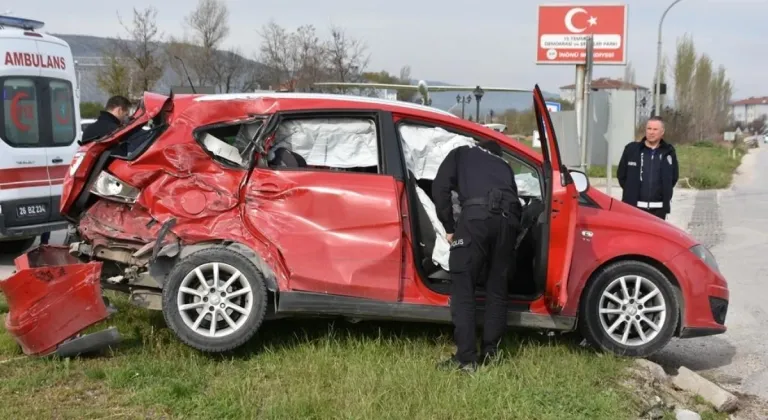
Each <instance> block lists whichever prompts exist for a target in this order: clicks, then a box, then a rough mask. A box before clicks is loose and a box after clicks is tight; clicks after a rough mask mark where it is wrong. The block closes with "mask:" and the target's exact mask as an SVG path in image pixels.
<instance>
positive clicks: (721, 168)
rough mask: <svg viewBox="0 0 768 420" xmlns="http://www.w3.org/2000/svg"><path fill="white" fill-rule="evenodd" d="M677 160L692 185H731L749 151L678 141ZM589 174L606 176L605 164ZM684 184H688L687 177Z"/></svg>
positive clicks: (590, 168)
mask: <svg viewBox="0 0 768 420" xmlns="http://www.w3.org/2000/svg"><path fill="white" fill-rule="evenodd" d="M675 150H676V151H677V160H678V163H679V165H680V179H681V180H683V179H685V178H687V179H688V183H689V184H690V186H691V187H693V188H696V189H717V188H728V186H730V185H731V181H732V180H733V174H734V173H735V172H736V169H737V168H738V167H739V165H740V164H741V158H742V157H743V156H744V155H745V154H746V149H744V148H742V147H736V148H735V153H734V151H733V150H734V148H733V147H731V146H729V145H721V144H719V143H715V142H708V141H704V142H699V143H696V144H692V145H688V144H683V145H675ZM616 169H617V167H616V166H613V167H612V170H613V177H614V179H615V178H616ZM588 175H589V177H591V178H605V177H606V175H607V173H606V166H605V165H602V166H601V165H590V167H589V170H588ZM680 186H682V187H687V186H688V185H686V183H685V182H684V181H683V182H681V183H680Z"/></svg>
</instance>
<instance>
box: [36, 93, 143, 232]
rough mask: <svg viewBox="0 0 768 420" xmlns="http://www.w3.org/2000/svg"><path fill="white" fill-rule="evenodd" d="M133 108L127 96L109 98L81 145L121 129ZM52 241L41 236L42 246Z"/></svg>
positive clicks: (86, 129)
mask: <svg viewBox="0 0 768 420" xmlns="http://www.w3.org/2000/svg"><path fill="white" fill-rule="evenodd" d="M132 106H133V104H131V101H130V100H129V99H128V98H126V97H125V96H120V95H116V96H113V97H111V98H109V100H107V104H106V106H105V107H104V108H105V109H104V110H103V111H101V112H100V113H99V118H97V119H96V121H94V123H93V124H91V125H89V126H88V127H86V128H85V130H84V131H83V137H82V140H80V144H86V143H88V142H90V141H92V140H95V139H97V138H99V137H103V136H105V135H107V134H109V133H111V132H112V131H114V130H115V129H116V128H118V127H120V125H121V124H122V123H123V122H124V121H125V120H126V119H127V118H128V117H129V116H130V115H131V114H130V112H131V107H132ZM50 240H51V232H43V234H41V235H40V245H47V244H48V242H49V241H50Z"/></svg>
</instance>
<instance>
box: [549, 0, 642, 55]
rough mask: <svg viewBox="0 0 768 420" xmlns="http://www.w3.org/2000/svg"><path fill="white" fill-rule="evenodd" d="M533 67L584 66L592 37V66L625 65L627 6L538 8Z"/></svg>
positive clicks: (555, 6)
mask: <svg viewBox="0 0 768 420" xmlns="http://www.w3.org/2000/svg"><path fill="white" fill-rule="evenodd" d="M538 26H539V32H538V36H537V37H536V39H537V42H538V44H539V45H538V47H537V48H536V64H584V63H585V61H586V57H587V36H588V35H593V39H594V44H593V45H594V51H593V60H594V63H595V64H621V65H624V64H626V61H627V5H626V4H619V5H604V4H599V5H561V4H560V5H549V6H539V19H538Z"/></svg>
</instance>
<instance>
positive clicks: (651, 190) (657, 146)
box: [616, 116, 680, 219]
mask: <svg viewBox="0 0 768 420" xmlns="http://www.w3.org/2000/svg"><path fill="white" fill-rule="evenodd" d="M679 173H680V172H679V167H678V163H677V154H676V153H675V147H674V146H672V145H671V144H669V143H667V142H666V141H664V120H662V119H661V117H659V116H654V117H651V118H650V119H649V120H648V122H647V123H646V126H645V137H643V138H642V140H640V141H633V142H631V143H629V144H627V145H626V147H624V152H623V153H622V155H621V159H620V160H619V167H618V169H617V171H616V177H617V178H618V179H619V185H620V186H621V188H622V189H623V192H622V196H621V201H623V202H625V203H627V204H630V205H632V206H635V207H637V208H639V209H641V210H643V211H645V212H648V213H650V214H652V215H654V216H656V217H659V218H661V219H666V218H667V214H669V212H670V202H671V201H672V193H673V191H674V188H675V184H677V179H678V177H679Z"/></svg>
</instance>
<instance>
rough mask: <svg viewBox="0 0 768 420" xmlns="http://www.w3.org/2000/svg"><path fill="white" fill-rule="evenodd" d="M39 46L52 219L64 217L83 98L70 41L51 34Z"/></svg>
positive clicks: (39, 41) (39, 42) (56, 219)
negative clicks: (61, 205)
mask: <svg viewBox="0 0 768 420" xmlns="http://www.w3.org/2000/svg"><path fill="white" fill-rule="evenodd" d="M37 48H38V50H39V51H40V55H41V56H42V57H43V58H42V60H44V61H43V66H41V70H40V77H41V80H40V82H41V85H42V86H41V87H42V89H43V92H44V94H45V96H46V97H45V101H44V102H45V106H44V107H43V108H44V110H45V114H44V115H46V118H47V119H48V121H47V124H44V126H46V127H47V129H48V130H50V134H49V136H48V139H49V140H48V144H47V146H48V149H47V159H48V161H47V164H48V175H49V178H50V181H51V212H50V214H51V218H50V221H51V222H55V221H62V220H64V218H62V217H61V215H60V214H59V211H58V210H59V201H60V198H61V189H62V186H63V183H64V174H65V173H66V171H67V168H68V167H69V164H70V162H71V161H72V158H73V157H74V154H75V152H76V151H77V148H78V143H77V140H78V138H79V137H80V135H81V133H80V129H79V125H80V101H79V98H77V97H76V92H77V76H76V73H75V66H74V60H73V57H72V53H71V50H70V48H69V45H67V44H66V43H65V42H64V41H62V40H60V39H58V38H54V37H51V36H45V38H43V39H40V40H38V42H37Z"/></svg>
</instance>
